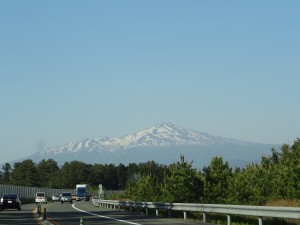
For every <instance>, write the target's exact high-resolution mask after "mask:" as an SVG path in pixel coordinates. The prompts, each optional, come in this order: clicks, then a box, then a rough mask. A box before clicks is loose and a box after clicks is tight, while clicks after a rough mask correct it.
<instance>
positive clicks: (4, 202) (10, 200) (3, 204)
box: [0, 193, 22, 210]
mask: <svg viewBox="0 0 300 225" xmlns="http://www.w3.org/2000/svg"><path fill="white" fill-rule="evenodd" d="M21 207H22V203H21V200H20V198H19V195H18V194H10V193H8V194H3V195H2V197H1V199H0V209H1V210H4V209H17V210H21Z"/></svg>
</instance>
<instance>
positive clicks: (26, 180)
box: [12, 159, 38, 187]
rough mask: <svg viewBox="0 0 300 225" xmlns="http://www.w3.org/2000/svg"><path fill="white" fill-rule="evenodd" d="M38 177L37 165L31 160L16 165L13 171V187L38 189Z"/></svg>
mask: <svg viewBox="0 0 300 225" xmlns="http://www.w3.org/2000/svg"><path fill="white" fill-rule="evenodd" d="M37 177H38V175H37V171H36V165H35V163H34V162H33V161H32V160H31V159H28V160H24V161H22V162H17V163H15V164H14V168H13V170H12V184H13V185H21V186H28V187H36V186H37V184H38V182H37Z"/></svg>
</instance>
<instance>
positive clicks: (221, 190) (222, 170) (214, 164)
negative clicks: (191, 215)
mask: <svg viewBox="0 0 300 225" xmlns="http://www.w3.org/2000/svg"><path fill="white" fill-rule="evenodd" d="M203 171H204V196H203V197H202V200H203V201H204V202H206V203H216V204H222V203H226V201H227V197H228V196H227V190H228V187H229V178H230V177H231V176H232V169H231V168H230V167H229V165H228V162H225V163H224V162H223V158H222V157H214V158H213V159H212V161H211V163H210V165H209V166H208V167H204V168H203Z"/></svg>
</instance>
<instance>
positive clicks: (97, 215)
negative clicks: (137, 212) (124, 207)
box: [72, 203, 142, 225]
mask: <svg viewBox="0 0 300 225" xmlns="http://www.w3.org/2000/svg"><path fill="white" fill-rule="evenodd" d="M75 205H76V203H74V204H73V205H72V207H73V208H74V209H76V210H77V211H80V212H83V213H86V214H89V215H92V216H96V217H100V218H105V219H110V220H115V221H118V222H122V223H128V224H133V225H142V224H140V223H134V222H130V221H126V220H118V219H115V218H112V217H108V216H102V215H99V214H95V213H91V212H87V211H84V210H82V209H78V208H76V207H75Z"/></svg>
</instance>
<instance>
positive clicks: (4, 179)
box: [0, 163, 12, 184]
mask: <svg viewBox="0 0 300 225" xmlns="http://www.w3.org/2000/svg"><path fill="white" fill-rule="evenodd" d="M11 173H12V168H11V165H10V164H9V163H5V164H4V165H3V166H2V172H1V182H0V183H2V184H10V182H11Z"/></svg>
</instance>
